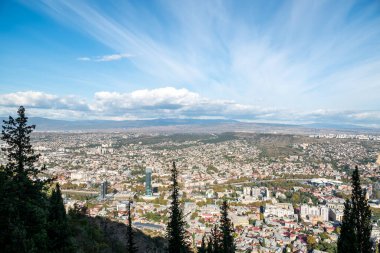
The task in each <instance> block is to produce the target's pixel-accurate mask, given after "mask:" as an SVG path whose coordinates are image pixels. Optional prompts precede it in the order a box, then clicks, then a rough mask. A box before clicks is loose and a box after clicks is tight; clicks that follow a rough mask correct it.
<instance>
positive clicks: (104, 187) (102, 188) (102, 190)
mask: <svg viewBox="0 0 380 253" xmlns="http://www.w3.org/2000/svg"><path fill="white" fill-rule="evenodd" d="M107 188H108V182H107V180H106V181H104V182H102V183H101V184H100V199H105V198H106V195H107Z"/></svg>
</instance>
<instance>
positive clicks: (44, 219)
mask: <svg viewBox="0 0 380 253" xmlns="http://www.w3.org/2000/svg"><path fill="white" fill-rule="evenodd" d="M17 113H18V117H17V118H15V119H14V118H12V117H9V119H8V120H5V121H4V125H3V126H2V137H1V139H2V140H3V141H4V142H5V143H6V147H5V148H3V150H2V151H5V152H6V154H7V158H8V159H7V160H8V161H7V164H6V165H5V166H3V167H2V168H1V169H0V217H1V219H0V227H1V230H0V245H1V246H2V250H3V251H4V252H70V251H72V248H71V246H70V241H69V236H68V235H69V233H68V231H69V230H68V224H67V217H66V212H65V209H64V206H63V200H62V197H61V191H60V188H59V185H57V184H52V180H48V179H47V180H41V179H39V178H38V177H37V175H38V174H39V173H40V172H41V171H43V170H44V169H45V168H44V167H43V168H36V167H35V166H34V164H35V162H37V161H38V158H39V155H38V154H35V153H34V151H33V148H32V145H31V144H30V134H31V133H32V131H33V130H34V128H35V126H28V125H27V117H25V109H24V108H23V107H20V108H19V110H18V112H17Z"/></svg>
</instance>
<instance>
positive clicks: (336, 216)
mask: <svg viewBox="0 0 380 253" xmlns="http://www.w3.org/2000/svg"><path fill="white" fill-rule="evenodd" d="M32 143H33V146H34V148H35V149H36V150H37V151H38V153H40V154H41V157H40V161H39V163H40V164H38V166H42V165H46V167H47V170H46V172H44V173H45V176H47V177H57V182H58V183H59V184H60V185H61V189H62V193H63V196H64V203H65V207H66V208H67V209H68V208H70V207H71V208H72V207H73V206H74V204H75V203H77V204H80V205H86V206H88V210H87V212H88V215H90V216H93V217H95V216H102V217H107V218H109V219H112V220H115V221H118V222H121V223H126V220H127V206H128V203H129V202H132V203H133V204H132V208H133V211H134V217H133V220H134V225H135V226H136V228H138V229H141V230H142V231H144V232H145V233H147V234H149V235H151V236H161V237H164V236H165V232H166V224H167V221H168V217H169V213H168V208H169V204H170V202H169V197H170V196H169V195H170V191H169V187H168V186H169V185H170V166H171V162H172V160H173V157H175V161H176V164H177V166H178V168H179V171H180V173H179V175H180V176H179V182H180V185H181V191H180V195H181V197H182V199H183V210H184V214H185V221H186V223H187V224H188V227H187V232H188V233H189V235H191V238H192V239H191V240H192V241H191V243H192V244H193V246H194V247H199V246H200V244H201V240H202V236H203V235H204V234H205V233H206V234H207V233H208V234H209V233H210V232H211V229H212V227H213V224H214V223H215V222H217V221H218V219H219V216H220V212H219V206H220V204H221V200H222V199H223V198H227V199H229V201H230V202H229V203H230V218H231V221H232V223H233V224H234V228H235V233H236V239H235V240H236V246H237V250H238V251H239V252H246V251H247V250H249V251H250V252H282V251H283V249H284V248H286V247H288V246H289V245H291V247H292V250H293V252H295V251H296V250H300V252H306V251H307V250H308V248H309V247H310V244H311V241H312V242H313V243H314V244H317V245H319V246H318V247H319V248H320V249H321V251H322V252H323V251H324V250H325V251H327V252H332V251H329V250H331V249H332V248H333V247H334V246H331V245H336V242H337V239H338V235H339V233H338V231H337V229H338V228H339V224H340V223H341V222H342V217H343V211H344V202H345V198H347V196H349V195H350V192H351V186H350V181H349V180H350V176H351V171H352V168H353V167H354V166H355V165H359V167H360V170H361V171H363V172H364V171H365V174H364V173H363V175H362V184H363V187H364V188H365V189H366V192H367V193H366V197H367V199H368V201H369V205H370V206H371V209H372V211H373V217H372V222H373V228H372V234H371V237H372V238H373V240H374V241H377V242H378V241H379V240H380V227H379V225H380V200H379V199H380V183H379V175H380V167H379V165H380V154H379V149H380V136H369V135H363V134H356V135H353V134H346V135H344V134H339V135H334V134H326V135H282V134H254V133H222V134H207V133H206V134H174V135H170V134H165V135H163V134H149V135H146V134H140V133H131V132H122V133H99V132H94V133H80V134H78V133H55V132H38V133H35V134H34V135H33V141H32ZM5 162H6V159H5V156H3V157H2V163H5ZM330 246H331V247H330ZM289 247H290V246H289ZM322 249H324V250H322Z"/></svg>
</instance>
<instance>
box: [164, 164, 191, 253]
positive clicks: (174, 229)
mask: <svg viewBox="0 0 380 253" xmlns="http://www.w3.org/2000/svg"><path fill="white" fill-rule="evenodd" d="M177 180H178V170H177V168H176V165H175V162H173V166H172V169H171V181H172V185H171V206H170V209H169V213H170V217H169V223H168V226H167V238H168V248H169V253H183V252H188V251H189V250H188V243H187V242H186V240H187V238H186V230H185V221H184V219H183V211H182V209H181V207H180V200H179V185H178V181H177Z"/></svg>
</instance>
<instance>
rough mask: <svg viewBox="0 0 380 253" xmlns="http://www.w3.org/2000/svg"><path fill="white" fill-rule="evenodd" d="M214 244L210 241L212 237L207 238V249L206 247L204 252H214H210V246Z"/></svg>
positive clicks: (211, 252) (211, 251)
mask: <svg viewBox="0 0 380 253" xmlns="http://www.w3.org/2000/svg"><path fill="white" fill-rule="evenodd" d="M213 244H214V242H213V241H212V237H210V238H208V240H207V247H206V252H207V253H214V251H213V250H212V245H213Z"/></svg>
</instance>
